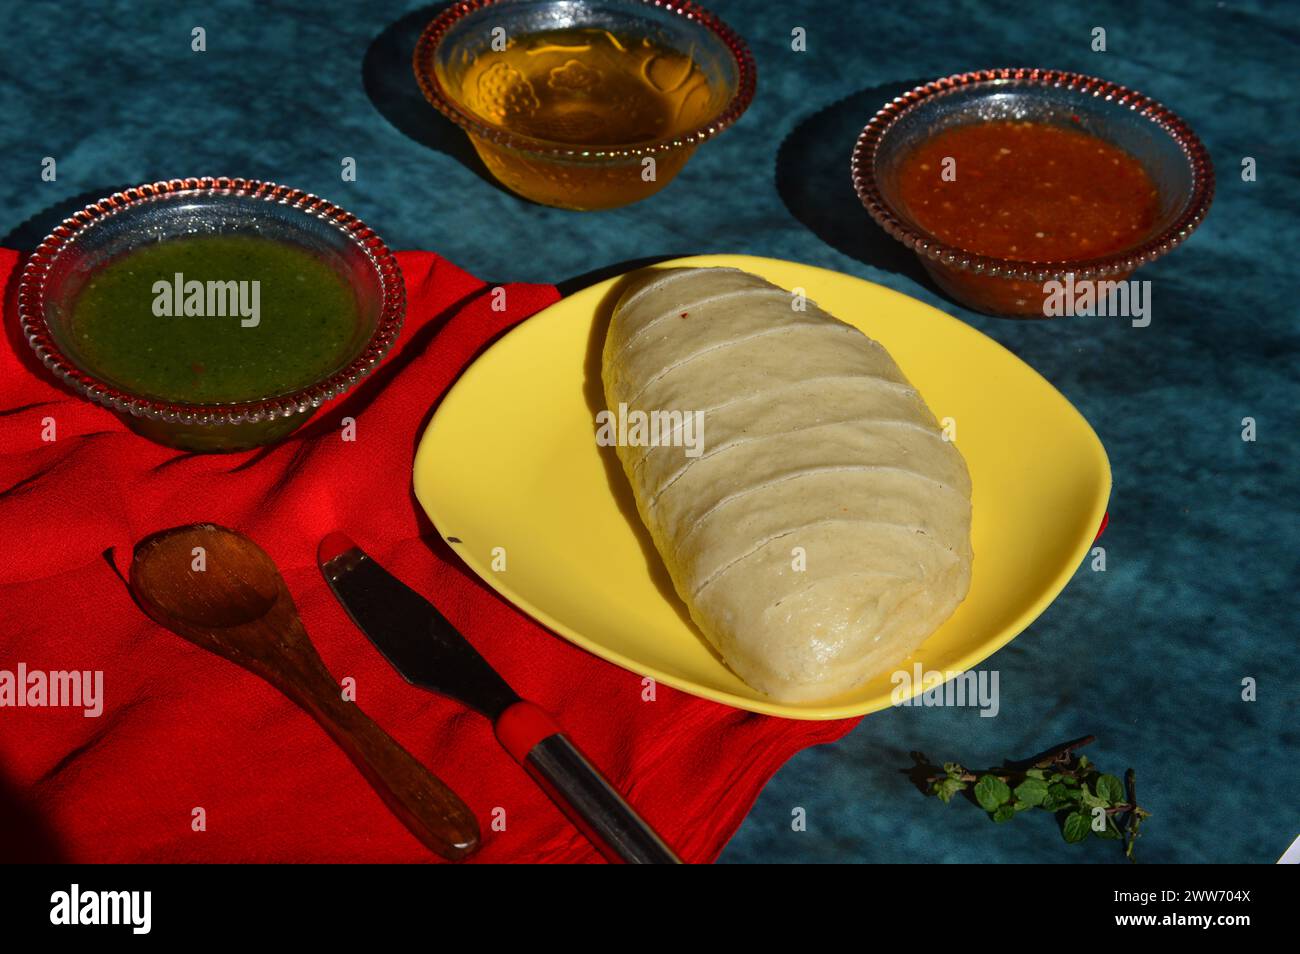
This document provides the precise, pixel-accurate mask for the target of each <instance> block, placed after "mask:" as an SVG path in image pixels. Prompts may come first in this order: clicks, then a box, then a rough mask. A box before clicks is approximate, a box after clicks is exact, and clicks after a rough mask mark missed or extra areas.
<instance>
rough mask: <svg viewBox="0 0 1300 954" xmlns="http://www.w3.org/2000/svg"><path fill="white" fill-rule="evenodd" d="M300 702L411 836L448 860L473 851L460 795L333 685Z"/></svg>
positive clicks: (474, 837)
mask: <svg viewBox="0 0 1300 954" xmlns="http://www.w3.org/2000/svg"><path fill="white" fill-rule="evenodd" d="M304 696H305V697H304V698H302V699H301V700H299V701H300V704H301V705H302V706H303V708H305V709H306V710H307V711H308V712H310V713H311V714H312V716H313V717H315V719H316V721H317V722H319V723H320V724H321V726H322V727H323V728H324V729H325V731H326V732H328V733H329V734H330V736H331V738H333V739H334V741H335V742H337V743H338V745H339V747H340V748H342V749H343V751H344V752H346V753H347V756H348V758H350V759H351V760H352V762H353V764H355V765H356V766H357V768H359V769H360V770H361V773H362V774H363V775H364V776H365V777H366V780H367V781H369V782H370V784H371V786H372V787H373V788H374V790H375V792H376V793H377V794H378V795H379V797H380V798H382V799H383V800H384V804H386V805H387V806H388V808H389V810H391V811H392V813H393V814H394V815H396V816H397V817H398V819H399V820H400V821H401V822H402V824H404V825H405V826H406V827H407V828H408V829H410V831H411V834H413V835H415V837H416V838H418V839H420V841H421V842H422V843H423V844H424V845H426V846H427V847H428V848H429V849H430V850H432V851H434V852H437V853H438V854H439V855H441V856H442V857H444V858H447V859H449V860H451V861H459V860H460V859H461V858H464V857H465V856H466V855H469V854H471V853H472V852H474V850H475V849H477V848H478V844H479V827H478V821H477V820H476V819H475V818H474V813H473V812H471V811H470V810H469V808H468V807H467V806H466V805H465V803H464V802H463V801H461V800H460V797H459V796H457V795H456V793H455V792H453V791H452V790H451V789H450V788H448V787H447V786H446V784H444V783H443V781H442V780H441V779H440V778H438V776H436V775H434V774H433V773H432V772H431V771H429V770H428V769H427V768H425V766H424V765H423V764H421V763H420V762H419V761H418V760H417V759H416V758H415V757H414V756H413V755H411V753H409V752H407V751H406V749H404V748H402V747H401V746H400V745H398V744H397V742H396V741H395V740H394V739H393V737H392V736H390V735H389V734H388V733H387V732H385V731H384V730H383V729H381V728H380V727H379V726H378V725H376V724H375V723H374V721H372V720H371V718H370V717H369V716H368V715H366V714H365V713H364V712H362V711H361V709H360V708H358V707H357V706H356V705H355V704H354V703H351V702H347V701H345V700H343V699H342V698H341V697H340V696H339V695H338V687H337V685H335V684H333V683H332V682H331V684H330V687H329V691H328V694H326V689H325V687H324V686H322V687H321V689H320V691H318V692H310V693H304Z"/></svg>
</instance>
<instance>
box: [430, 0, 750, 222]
mask: <svg viewBox="0 0 1300 954" xmlns="http://www.w3.org/2000/svg"><path fill="white" fill-rule="evenodd" d="M588 28H589V29H595V30H604V31H608V32H609V33H610V34H613V35H614V36H616V37H624V38H627V37H637V38H645V39H649V40H651V41H652V42H653V43H655V44H656V45H658V46H660V47H664V48H666V49H667V50H670V51H672V52H673V53H675V54H679V55H682V56H687V57H689V58H690V59H691V60H693V61H694V63H695V64H696V66H697V67H698V69H699V70H700V71H701V72H702V73H703V75H704V77H705V78H706V79H707V81H708V91H707V95H708V100H707V103H706V104H704V107H703V108H702V109H701V114H702V115H705V116H707V118H706V119H705V120H704V121H702V122H701V123H700V124H699V125H697V126H694V127H693V128H690V129H688V130H686V131H684V132H681V133H680V134H677V135H672V136H669V137H667V138H664V139H658V140H651V141H646V142H601V143H599V144H576V143H574V142H567V143H566V142H561V141H556V140H551V139H542V138H536V137H534V136H531V135H526V134H524V133H523V132H520V131H518V129H512V128H511V124H510V122H509V115H510V113H509V110H515V109H524V110H527V109H528V108H529V106H530V104H532V103H536V101H537V100H536V95H535V93H534V92H533V89H532V86H531V83H530V81H529V79H528V78H527V77H525V76H524V75H523V74H521V73H520V72H519V71H518V70H516V69H514V67H513V66H511V65H510V64H509V62H508V54H506V53H505V50H503V49H501V48H500V47H501V46H502V44H507V45H508V44H510V43H514V42H515V41H516V38H518V37H523V36H528V35H530V34H536V33H539V32H546V31H554V30H565V29H588ZM494 39H495V40H496V42H497V48H494V46H493V42H494ZM506 48H507V49H508V46H507V47H506ZM494 56H502V57H503V59H502V60H501V63H500V65H497V64H494V65H493V66H492V68H491V69H492V70H493V71H494V72H493V74H492V81H493V82H494V83H495V84H496V85H497V86H499V87H500V88H499V89H495V90H494V91H493V96H494V97H495V98H496V100H497V101H500V102H501V103H502V104H503V109H502V116H501V120H502V121H501V122H495V121H489V120H488V119H485V118H484V116H483V115H481V114H480V112H476V111H475V110H474V109H473V108H471V107H470V105H468V103H467V95H466V89H467V87H466V85H465V77H466V74H467V72H468V71H469V70H470V68H471V67H472V66H473V65H474V64H475V63H476V62H478V61H479V60H480V58H483V57H494ZM413 66H414V69H415V76H416V79H417V80H418V81H419V84H420V88H421V90H423V92H424V95H425V98H426V99H428V100H429V102H430V103H432V104H433V106H434V107H436V108H437V109H438V111H439V112H441V113H442V114H443V115H444V116H446V117H447V118H448V119H450V120H451V121H452V122H454V123H456V124H457V125H458V126H460V127H462V128H463V129H464V130H465V132H466V133H467V134H468V135H469V138H470V141H471V142H472V143H473V145H474V148H475V150H476V151H477V152H478V154H479V156H480V158H482V160H483V163H484V164H485V165H486V166H487V168H488V170H489V171H490V172H491V173H492V175H493V176H495V177H496V179H497V180H498V181H499V182H501V183H502V184H503V185H504V186H506V187H507V188H509V189H510V190H511V191H513V192H516V193H518V194H519V195H522V196H524V197H525V198H527V199H532V200H533V201H534V202H540V203H542V204H544V205H553V206H558V207H560V208H565V209H608V208H615V207H617V206H621V205H628V204H630V203H632V202H637V201H640V200H641V199H644V198H646V197H647V196H649V195H653V194H654V193H655V192H658V191H659V190H660V189H662V188H663V187H664V186H665V185H667V184H668V183H669V182H670V181H672V179H673V177H674V176H676V175H677V173H678V172H680V171H681V169H682V167H683V166H684V165H685V164H686V161H687V160H688V159H689V158H690V157H691V155H692V154H693V153H694V152H695V149H696V148H697V147H698V146H699V145H700V143H702V142H704V141H705V140H706V139H710V138H712V137H713V136H715V135H717V134H718V133H719V132H721V131H722V130H723V129H725V128H726V127H728V126H730V125H731V124H732V123H734V122H735V121H736V120H737V119H738V118H740V115H741V114H742V113H743V112H744V111H745V109H746V108H747V107H748V106H749V103H750V101H751V100H752V99H753V98H754V84H755V68H754V59H753V56H751V55H750V52H749V49H748V47H746V46H745V43H744V41H743V40H741V39H740V37H739V36H737V35H736V34H735V33H734V32H733V31H732V30H731V29H730V28H729V27H727V25H726V24H724V23H723V22H722V21H721V20H719V19H718V18H717V17H716V16H714V15H713V14H712V13H709V12H708V11H707V10H704V9H703V8H701V7H699V6H697V5H696V4H694V3H691V2H676V0H466V2H462V3H456V4H453V5H452V6H451V7H449V8H448V9H446V10H445V11H443V12H442V13H441V14H440V15H439V16H438V17H437V18H436V19H435V20H433V22H432V23H430V24H429V25H428V26H427V27H426V28H425V30H424V33H423V34H422V35H421V37H420V40H419V42H418V43H417V44H416V47H415V57H414V61H413ZM566 68H568V67H566ZM582 69H583V67H582V65H581V64H578V65H577V69H576V70H574V72H575V73H576V72H577V71H578V70H582ZM485 78H486V77H480V82H482V81H483V80H484V79H485ZM578 78H580V77H576V76H575V77H560V80H562V81H567V80H569V79H578ZM644 81H645V82H646V83H650V82H651V80H650V79H649V76H648V73H647V75H646V76H645V78H644ZM548 82H550V80H548ZM593 82H594V83H595V85H594V86H592V87H591V88H590V89H588V90H584V91H583V92H582V94H581V95H583V96H592V95H594V96H601V95H609V96H614V95H617V94H615V93H610V92H607V90H608V89H609V86H608V84H607V83H606V82H605V81H604V78H593ZM602 86H603V87H604V88H603V89H602ZM472 92H473V93H474V94H475V95H477V94H479V92H480V91H478V90H473V91H472ZM604 105H606V106H607V105H608V103H605V104H604ZM516 125H517V124H516Z"/></svg>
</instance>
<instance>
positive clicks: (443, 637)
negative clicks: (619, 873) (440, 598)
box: [316, 532, 681, 864]
mask: <svg viewBox="0 0 1300 954" xmlns="http://www.w3.org/2000/svg"><path fill="white" fill-rule="evenodd" d="M316 559H317V562H318V563H319V564H320V568H321V572H322V573H324V574H325V580H326V582H327V583H329V585H330V589H332V590H333V591H334V595H335V596H336V597H338V601H339V602H340V603H341V604H343V608H344V610H346V611H347V614H348V616H350V617H351V618H352V621H353V622H354V623H356V624H357V628H358V629H360V630H361V632H363V633H364V634H365V635H366V638H367V639H369V640H370V642H371V643H373V644H374V646H375V648H376V649H378V650H379V652H380V653H382V654H383V656H384V658H385V659H387V660H388V661H389V663H390V664H392V666H393V668H394V669H396V670H397V671H398V672H399V673H400V674H401V676H402V678H403V679H405V680H406V681H407V682H409V683H410V684H411V685H413V686H419V687H420V688H421V689H427V690H428V691H430V692H436V693H438V694H440V695H444V696H448V697H450V698H452V699H456V700H457V701H459V702H462V703H464V704H465V705H467V706H469V707H470V708H471V709H473V710H475V711H476V712H478V713H480V714H482V715H484V716H486V717H487V718H488V720H489V721H491V723H492V725H493V728H494V729H495V731H496V737H497V739H498V740H499V741H500V742H501V745H502V746H503V747H504V748H505V750H506V751H507V752H509V753H510V754H511V755H512V756H514V758H515V760H516V761H517V762H518V763H519V764H520V765H521V766H523V768H524V770H525V771H526V772H527V773H528V774H529V775H530V776H531V777H532V779H533V780H534V781H535V782H536V783H537V784H538V785H539V786H540V787H541V789H542V790H543V791H544V792H546V794H547V795H548V796H549V797H550V799H551V801H553V802H554V803H555V804H556V806H557V807H558V808H559V809H560V811H562V812H563V813H564V814H565V815H566V816H567V817H568V819H569V820H570V821H571V822H573V824H574V825H575V826H576V827H577V829H578V830H579V831H581V832H582V833H583V835H585V836H586V837H587V839H588V840H589V841H591V843H592V844H593V845H595V847H596V849H597V850H598V851H599V852H600V853H601V854H602V855H604V856H605V858H606V859H608V860H609V861H612V862H628V863H634V864H680V863H681V859H679V858H678V857H677V856H676V855H675V854H674V853H673V851H672V849H671V848H669V847H668V845H666V844H665V843H664V841H663V839H661V838H660V837H659V836H658V835H657V834H655V832H654V830H653V829H651V828H650V826H649V825H647V824H646V823H645V822H644V821H643V820H642V819H641V817H640V816H639V815H637V813H636V812H635V811H633V810H632V807H631V806H630V805H628V804H627V802H625V801H624V800H623V798H622V796H621V795H619V793H618V792H617V791H616V790H615V789H614V787H613V786H612V785H610V784H609V782H608V781H606V780H605V777H604V776H603V775H601V774H600V772H599V771H597V769H596V768H595V766H593V765H592V764H591V762H590V761H589V760H588V759H587V757H586V756H584V755H583V754H582V752H581V751H580V750H579V749H578V747H577V746H576V745H574V744H573V743H572V742H571V741H569V738H568V736H566V735H565V734H564V732H563V731H562V730H561V729H560V727H559V726H558V725H557V724H556V723H555V721H554V720H553V719H552V718H551V717H550V716H549V715H547V714H546V712H545V711H544V710H543V709H541V708H540V707H538V706H536V705H534V704H533V703H531V702H528V701H526V700H524V699H522V698H520V696H519V695H518V693H516V692H515V691H514V690H513V689H511V688H510V686H509V684H508V683H507V682H506V681H505V680H504V679H502V678H501V676H500V675H499V674H498V673H497V671H496V670H495V669H493V668H492V666H491V665H489V663H488V661H487V660H486V659H484V658H483V657H482V656H481V655H479V653H478V651H477V650H476V649H474V647H473V646H471V645H470V643H469V641H468V640H466V639H465V637H464V636H462V635H461V634H460V633H459V632H458V631H457V630H456V628H455V627H454V626H452V625H451V623H449V622H448V621H447V619H446V618H445V617H444V616H443V615H442V614H441V613H439V612H438V610H437V608H436V607H434V606H433V604H431V603H430V602H429V601H428V600H426V599H425V598H424V597H423V596H421V595H420V594H419V593H416V592H415V591H414V590H412V589H411V588H410V587H408V586H407V585H406V584H405V583H403V582H402V581H401V580H399V579H397V578H396V577H395V576H393V575H392V574H391V573H389V572H388V571H387V570H385V569H384V568H383V567H382V566H380V565H379V564H378V563H377V562H376V561H375V560H374V559H373V558H371V557H370V555H369V554H367V553H366V552H365V551H363V550H362V549H361V548H360V547H358V546H357V545H356V544H355V543H353V542H352V540H351V539H350V538H349V537H348V536H347V535H346V534H343V533H338V532H335V533H331V534H329V535H328V536H326V537H325V539H323V540H321V542H320V546H319V548H318V549H317V552H316Z"/></svg>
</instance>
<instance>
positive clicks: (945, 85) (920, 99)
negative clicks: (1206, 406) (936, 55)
mask: <svg viewBox="0 0 1300 954" xmlns="http://www.w3.org/2000/svg"><path fill="white" fill-rule="evenodd" d="M1008 81H1018V82H1020V83H1023V84H1028V85H1038V86H1050V87H1057V88H1063V89H1069V90H1073V91H1076V92H1079V93H1081V94H1084V95H1088V96H1093V97H1096V98H1098V99H1104V100H1106V101H1107V102H1114V103H1117V104H1119V105H1120V106H1127V107H1128V108H1129V109H1130V110H1132V111H1134V112H1136V113H1137V114H1138V115H1140V116H1142V117H1144V118H1145V119H1147V120H1149V121H1150V122H1152V123H1154V124H1155V125H1156V126H1158V127H1159V128H1160V129H1162V130H1163V131H1164V132H1165V133H1166V134H1167V135H1168V136H1169V137H1170V138H1172V139H1173V140H1174V142H1175V143H1176V144H1177V145H1178V147H1179V148H1180V149H1181V150H1182V153H1183V155H1184V156H1185V157H1186V159H1187V163H1188V166H1189V167H1190V169H1191V173H1192V193H1191V196H1190V197H1189V199H1188V200H1187V203H1186V206H1185V208H1184V209H1183V212H1182V214H1181V215H1179V216H1178V218H1177V219H1176V220H1175V221H1174V222H1172V223H1171V224H1170V225H1169V226H1168V227H1167V228H1165V229H1163V230H1162V231H1160V232H1159V233H1158V234H1156V235H1155V236H1153V237H1152V238H1149V239H1147V240H1145V241H1143V242H1142V243H1140V244H1138V245H1135V246H1133V247H1132V248H1127V249H1124V250H1122V251H1119V252H1115V253H1112V254H1110V255H1106V256H1102V257H1100V258H1093V259H1078V260H1072V261H1059V262H1028V261H1016V260H1012V259H1003V258H996V257H992V256H987V255H978V254H976V253H974V252H969V251H966V250H964V249H960V248H957V247H956V246H952V245H946V244H944V243H943V242H941V241H939V240H938V239H937V238H935V237H934V236H933V235H930V234H928V233H926V232H923V231H921V230H920V229H919V228H916V227H913V226H912V225H910V224H908V223H907V222H906V221H905V220H904V219H903V217H902V216H900V215H899V214H897V213H896V212H895V210H894V208H893V206H891V205H890V203H889V202H888V201H886V199H885V198H884V196H883V195H882V193H881V191H880V186H879V182H878V181H877V179H876V168H875V164H876V157H877V153H878V151H879V148H880V144H881V141H882V140H883V139H884V137H885V136H886V135H888V133H889V131H890V129H892V128H893V126H894V124H895V123H897V122H898V121H899V120H900V119H902V118H903V117H904V116H906V115H907V114H909V113H910V112H912V111H913V110H915V109H918V108H920V107H921V106H922V105H923V104H925V103H926V102H927V101H929V100H931V99H932V98H934V97H936V96H940V95H943V94H945V93H948V92H951V91H952V90H956V89H960V88H963V87H970V86H977V85H988V86H996V85H1001V84H1003V83H1006V82H1008ZM851 171H852V175H853V188H854V191H856V192H857V194H858V198H859V199H861V200H862V204H863V205H864V206H865V207H866V209H867V212H869V213H870V214H871V217H872V218H873V219H875V220H876V222H877V223H879V225H880V226H881V228H883V229H884V230H885V231H886V232H888V233H889V234H890V235H891V236H892V237H893V238H895V239H897V240H898V241H900V242H902V243H903V244H904V245H906V246H907V247H908V248H910V249H912V250H913V251H914V252H916V253H917V254H918V255H921V256H923V257H924V258H927V259H929V260H931V261H933V262H936V263H938V264H940V265H946V266H950V267H955V268H958V269H961V270H963V271H969V272H974V273H977V274H983V275H988V276H991V277H996V278H1006V279H1012V280H1020V281H1035V282H1040V281H1047V280H1049V279H1052V278H1059V277H1061V276H1062V275H1065V274H1067V273H1071V274H1073V275H1074V277H1075V278H1076V279H1090V278H1097V277H1102V276H1107V275H1122V274H1126V273H1128V272H1131V271H1133V270H1134V269H1135V268H1137V267H1138V266H1139V265H1144V264H1146V263H1147V262H1151V261H1154V260H1155V259H1157V258H1160V257H1161V256H1162V255H1165V254H1166V253H1168V252H1170V251H1172V250H1173V249H1174V248H1176V247H1177V246H1179V245H1181V244H1182V243H1183V242H1184V241H1186V239H1187V237H1188V236H1189V235H1191V234H1192V232H1193V231H1195V230H1196V227H1197V226H1198V225H1200V224H1201V222H1202V221H1203V220H1204V219H1205V216H1206V213H1207V212H1209V209H1210V203H1211V201H1212V200H1213V198H1214V165H1213V163H1212V162H1211V160H1210V154H1209V151H1208V150H1207V149H1206V148H1205V146H1204V145H1203V144H1202V143H1201V140H1200V139H1199V138H1197V136H1196V134H1195V133H1194V132H1192V129H1191V127H1190V126H1188V125H1187V123H1185V122H1184V121H1183V120H1182V119H1181V118H1180V117H1179V116H1178V115H1177V114H1176V113H1174V112H1173V111H1172V110H1170V109H1168V108H1167V107H1165V106H1164V105H1162V104H1161V103H1159V102H1157V101H1156V100H1154V99H1152V98H1150V97H1149V96H1145V95H1143V94H1142V93H1139V92H1137V91H1135V90H1131V89H1128V88H1127V87H1125V86H1121V85H1119V84H1118V83H1111V82H1109V81H1107V80H1103V79H1098V78H1097V77H1095V76H1088V75H1086V74H1083V73H1071V72H1066V71H1064V70H1049V69H1038V68H1033V67H1003V68H998V69H987V70H975V71H972V72H967V73H955V74H953V75H952V76H946V77H944V78H943V79H938V80H934V81H932V82H929V83H925V84H924V85H921V86H917V87H915V88H914V89H912V90H909V91H908V92H906V93H904V94H902V95H901V96H897V97H895V98H894V99H893V100H891V101H890V102H888V103H886V104H885V105H884V106H883V107H881V109H880V110H879V111H878V112H877V113H876V114H875V116H873V117H872V118H871V121H870V122H869V123H867V125H866V127H865V128H864V129H863V130H862V133H861V135H860V136H859V137H858V141H857V144H856V145H855V146H854V147H853V160H852V163H851Z"/></svg>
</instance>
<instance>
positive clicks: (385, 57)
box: [361, 4, 507, 192]
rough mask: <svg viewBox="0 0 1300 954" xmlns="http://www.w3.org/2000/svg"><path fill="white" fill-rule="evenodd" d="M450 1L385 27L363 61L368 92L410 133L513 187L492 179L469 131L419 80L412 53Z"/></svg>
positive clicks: (399, 127) (385, 113)
mask: <svg viewBox="0 0 1300 954" xmlns="http://www.w3.org/2000/svg"><path fill="white" fill-rule="evenodd" d="M446 7H447V4H435V5H433V6H428V7H421V8H420V9H418V10H413V11H411V12H410V13H408V14H406V16H404V17H402V18H401V19H400V20H395V21H394V22H393V23H390V24H389V25H388V26H387V27H385V28H384V30H383V32H381V33H380V34H379V35H378V36H377V37H375V39H374V40H373V41H372V42H371V44H370V46H369V48H367V50H366V55H365V59H364V60H362V63H361V81H362V83H363V84H364V86H365V89H366V96H368V97H369V98H370V102H371V103H372V104H373V105H374V107H375V109H376V110H378V112H379V114H380V115H381V116H383V117H384V118H385V119H386V120H388V121H389V122H390V123H392V124H393V126H394V127H395V128H396V129H397V130H398V131H399V132H401V133H402V134H403V135H404V136H407V137H408V138H410V139H412V140H414V141H415V142H418V143H419V144H420V145H422V146H427V147H428V148H430V149H435V150H437V151H438V152H441V153H443V154H444V155H447V156H450V157H451V158H452V159H455V160H456V161H457V162H459V163H460V164H461V165H462V166H464V167H465V168H466V169H469V170H470V171H471V172H473V173H474V174H476V175H477V176H478V177H479V178H480V179H482V180H483V181H484V182H488V183H491V185H492V186H493V187H494V188H496V189H499V190H501V191H502V192H505V191H507V190H506V189H504V188H503V187H502V186H501V185H500V184H499V183H498V182H497V181H496V179H494V178H493V177H492V174H491V173H490V172H488V170H487V167H486V166H485V165H483V160H481V159H480V158H479V157H478V153H476V152H475V151H474V147H473V146H472V145H471V144H470V141H469V138H468V137H467V136H466V135H465V133H464V131H463V130H462V129H461V128H460V127H459V126H457V125H456V124H455V123H453V122H452V121H451V120H449V119H447V118H446V117H445V116H443V115H442V114H441V113H439V112H438V111H437V110H436V109H434V108H433V106H432V105H430V104H429V102H428V101H427V100H425V98H424V94H423V93H422V92H420V85H419V83H417V82H416V80H415V72H414V70H413V69H412V67H411V57H412V55H413V54H414V52H415V44H416V41H417V40H419V38H420V34H421V33H422V32H423V31H424V28H425V26H427V25H428V23H429V21H430V20H432V19H433V18H434V17H436V16H437V15H438V14H439V13H441V12H442V11H443V10H444V9H445V8H446Z"/></svg>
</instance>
